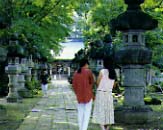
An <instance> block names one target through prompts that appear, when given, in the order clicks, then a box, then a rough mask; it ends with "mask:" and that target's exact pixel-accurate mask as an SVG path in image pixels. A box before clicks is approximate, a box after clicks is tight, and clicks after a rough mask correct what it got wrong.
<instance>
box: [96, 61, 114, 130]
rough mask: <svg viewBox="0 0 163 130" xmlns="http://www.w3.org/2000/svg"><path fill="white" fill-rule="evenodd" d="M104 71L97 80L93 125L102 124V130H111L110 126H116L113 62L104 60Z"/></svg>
mask: <svg viewBox="0 0 163 130" xmlns="http://www.w3.org/2000/svg"><path fill="white" fill-rule="evenodd" d="M103 65H104V69H102V70H100V73H99V76H98V78H97V86H98V88H97V91H96V99H95V102H94V110H93V123H96V124H100V127H101V129H102V130H109V124H114V109H113V96H112V89H113V86H114V81H115V78H116V73H115V70H114V68H113V61H112V60H111V59H109V58H105V59H104V60H103Z"/></svg>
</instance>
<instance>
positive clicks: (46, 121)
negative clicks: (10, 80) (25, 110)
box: [17, 80, 78, 130]
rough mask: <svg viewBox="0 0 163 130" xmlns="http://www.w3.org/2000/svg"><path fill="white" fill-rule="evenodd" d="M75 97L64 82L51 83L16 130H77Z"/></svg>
mask: <svg viewBox="0 0 163 130" xmlns="http://www.w3.org/2000/svg"><path fill="white" fill-rule="evenodd" d="M76 103H77V102H76V100H75V95H74V93H73V92H72V90H71V88H70V86H69V83H68V82H67V81H66V80H57V81H52V85H51V87H50V89H49V91H48V97H46V98H42V99H41V100H40V101H39V102H38V103H37V105H36V106H35V107H34V108H33V109H32V110H31V112H30V113H29V115H28V116H27V117H26V118H25V119H24V122H23V123H22V124H21V125H20V127H19V128H18V129H17V130H77V129H78V124H77V109H76Z"/></svg>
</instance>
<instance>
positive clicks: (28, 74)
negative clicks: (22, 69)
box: [26, 56, 34, 81]
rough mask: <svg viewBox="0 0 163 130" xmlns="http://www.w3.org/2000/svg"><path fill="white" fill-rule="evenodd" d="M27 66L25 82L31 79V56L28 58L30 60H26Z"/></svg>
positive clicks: (32, 63) (32, 65)
mask: <svg viewBox="0 0 163 130" xmlns="http://www.w3.org/2000/svg"><path fill="white" fill-rule="evenodd" d="M27 64H28V71H27V73H26V76H27V81H31V79H32V68H34V62H33V59H32V56H30V58H29V59H28V61H27Z"/></svg>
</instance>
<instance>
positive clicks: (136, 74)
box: [111, 0, 158, 124]
mask: <svg viewBox="0 0 163 130" xmlns="http://www.w3.org/2000/svg"><path fill="white" fill-rule="evenodd" d="M124 1H125V3H126V4H128V8H127V11H125V12H124V13H122V14H120V15H119V16H118V17H117V18H116V19H113V20H112V21H111V28H112V31H113V32H114V31H115V30H119V31H121V32H122V34H123V44H124V45H123V47H122V48H121V49H120V50H118V51H117V52H116V54H115V60H116V62H117V63H118V64H120V65H121V66H122V75H123V83H122V85H123V87H124V88H125V93H124V104H123V106H121V107H117V108H116V109H115V120H116V122H120V123H127V124H144V123H148V122H151V121H153V120H154V116H153V112H152V109H151V108H150V107H148V106H146V105H145V103H144V95H145V86H146V66H147V65H148V64H151V59H152V51H151V50H149V49H148V48H146V47H145V36H144V32H145V31H146V30H151V29H154V28H156V27H157V24H158V22H157V21H156V20H155V19H153V18H152V17H151V16H149V15H148V14H146V13H144V12H143V11H142V10H141V7H140V4H141V3H143V2H144V0H124Z"/></svg>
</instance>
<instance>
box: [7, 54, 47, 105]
mask: <svg viewBox="0 0 163 130" xmlns="http://www.w3.org/2000/svg"><path fill="white" fill-rule="evenodd" d="M32 69H33V70H34V72H33V75H32ZM42 69H48V65H47V64H40V63H38V62H35V63H34V62H33V60H32V58H29V59H26V58H22V59H21V60H20V59H19V58H18V57H16V58H12V59H10V60H8V65H7V66H6V68H5V71H6V73H7V74H8V77H9V83H8V87H9V93H8V96H7V101H8V102H17V101H20V100H21V99H22V97H21V95H19V94H18V91H19V92H20V94H21V93H23V97H28V96H30V93H29V90H27V89H26V87H25V81H29V82H30V81H31V80H32V77H34V78H35V80H38V79H39V78H38V75H39V74H38V73H39V72H38V70H42ZM49 70H50V69H49Z"/></svg>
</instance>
